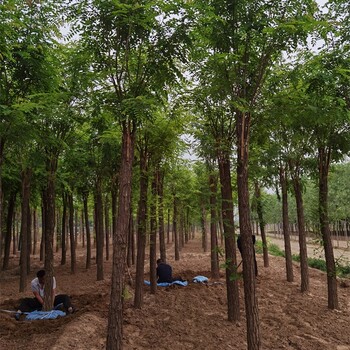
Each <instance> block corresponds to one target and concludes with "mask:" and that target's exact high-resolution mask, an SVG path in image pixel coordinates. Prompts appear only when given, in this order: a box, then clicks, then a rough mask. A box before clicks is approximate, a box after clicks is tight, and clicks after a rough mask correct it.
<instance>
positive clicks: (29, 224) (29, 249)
mask: <svg viewBox="0 0 350 350" xmlns="http://www.w3.org/2000/svg"><path fill="white" fill-rule="evenodd" d="M27 230H28V233H27V275H30V254H31V253H32V212H31V210H30V205H29V203H28V215H27Z"/></svg>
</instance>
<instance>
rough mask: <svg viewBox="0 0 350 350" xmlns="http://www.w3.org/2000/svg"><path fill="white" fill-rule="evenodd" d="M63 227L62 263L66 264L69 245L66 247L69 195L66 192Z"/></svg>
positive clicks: (63, 200) (64, 196)
mask: <svg viewBox="0 0 350 350" xmlns="http://www.w3.org/2000/svg"><path fill="white" fill-rule="evenodd" d="M62 197H63V198H62V205H63V208H62V228H61V245H62V250H61V265H65V264H66V262H67V247H66V242H67V231H66V229H67V224H66V221H67V195H66V194H65V193H64V194H63V196H62Z"/></svg>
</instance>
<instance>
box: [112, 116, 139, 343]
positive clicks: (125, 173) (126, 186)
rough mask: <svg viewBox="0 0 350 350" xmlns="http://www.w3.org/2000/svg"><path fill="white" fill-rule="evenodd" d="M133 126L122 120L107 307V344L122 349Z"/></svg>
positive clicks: (133, 141) (133, 142) (133, 140)
mask: <svg viewBox="0 0 350 350" xmlns="http://www.w3.org/2000/svg"><path fill="white" fill-rule="evenodd" d="M135 130H136V129H135V126H132V125H131V122H130V121H129V122H128V121H124V122H123V137H122V157H121V169H120V182H119V207H118V214H117V218H116V232H115V236H114V237H113V265H112V285H111V297H110V307H109V313H108V331H107V345H106V348H107V349H109V350H119V349H122V339H123V295H124V293H123V291H124V286H125V283H124V282H125V279H124V274H125V268H126V248H127V240H128V232H129V222H130V220H129V215H130V205H131V181H132V162H133V158H134V145H135Z"/></svg>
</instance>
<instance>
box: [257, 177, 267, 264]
mask: <svg viewBox="0 0 350 350" xmlns="http://www.w3.org/2000/svg"><path fill="white" fill-rule="evenodd" d="M255 198H256V211H257V213H258V218H259V226H260V234H261V240H262V245H263V256H264V267H269V250H268V248H267V239H266V234H265V221H264V214H263V207H262V203H261V190H260V185H259V183H258V182H257V181H256V182H255ZM254 255H255V253H254ZM254 260H255V256H254Z"/></svg>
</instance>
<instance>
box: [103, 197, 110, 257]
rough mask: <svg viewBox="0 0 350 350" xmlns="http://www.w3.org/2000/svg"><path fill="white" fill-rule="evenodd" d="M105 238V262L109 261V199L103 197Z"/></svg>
mask: <svg viewBox="0 0 350 350" xmlns="http://www.w3.org/2000/svg"><path fill="white" fill-rule="evenodd" d="M104 210H105V237H106V261H108V260H109V199H108V195H106V197H105V206H104Z"/></svg>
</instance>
